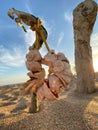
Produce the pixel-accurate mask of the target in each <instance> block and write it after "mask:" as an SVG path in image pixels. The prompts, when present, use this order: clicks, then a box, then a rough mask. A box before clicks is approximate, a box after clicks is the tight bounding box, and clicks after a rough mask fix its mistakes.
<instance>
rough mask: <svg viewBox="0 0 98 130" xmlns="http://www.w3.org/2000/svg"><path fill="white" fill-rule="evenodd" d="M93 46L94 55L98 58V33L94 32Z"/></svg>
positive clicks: (92, 37)
mask: <svg viewBox="0 0 98 130" xmlns="http://www.w3.org/2000/svg"><path fill="white" fill-rule="evenodd" d="M91 46H92V50H93V57H97V58H98V33H95V34H92V36H91Z"/></svg>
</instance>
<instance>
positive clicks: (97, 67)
mask: <svg viewBox="0 0 98 130" xmlns="http://www.w3.org/2000/svg"><path fill="white" fill-rule="evenodd" d="M93 66H94V71H95V72H98V58H96V59H94V60H93Z"/></svg>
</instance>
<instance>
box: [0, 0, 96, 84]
mask: <svg viewBox="0 0 98 130" xmlns="http://www.w3.org/2000/svg"><path fill="white" fill-rule="evenodd" d="M82 1H83V0H75V1H72V0H0V85H5V84H13V83H20V82H25V81H26V80H27V79H28V77H27V72H28V70H27V69H26V66H25V60H26V58H25V55H26V54H27V52H28V47H29V46H30V45H32V44H33V42H34V41H35V33H34V32H33V31H31V30H30V29H29V28H28V27H27V33H25V32H24V31H23V30H22V28H20V27H18V26H17V24H16V23H15V22H14V21H13V20H11V19H10V18H9V17H8V15H7V12H8V10H9V9H11V8H13V7H14V8H15V9H17V10H20V11H24V12H28V13H31V14H33V15H34V16H36V17H39V18H40V19H41V20H42V22H43V26H44V27H45V28H46V30H47V31H48V38H47V43H48V45H49V47H50V48H51V49H52V50H55V52H56V53H58V52H62V53H64V54H65V56H66V57H67V58H68V59H69V61H70V64H71V67H74V34H73V23H72V20H73V15H72V13H73V9H74V8H75V7H76V6H77V5H78V4H79V3H81V2H82ZM96 2H97V3H98V0H96ZM91 46H92V50H93V62H94V69H95V71H98V18H97V20H96V23H95V25H94V30H93V33H92V36H91ZM40 52H41V54H42V55H43V56H44V55H45V54H46V53H47V50H46V48H45V46H44V45H43V46H42V48H41V50H40Z"/></svg>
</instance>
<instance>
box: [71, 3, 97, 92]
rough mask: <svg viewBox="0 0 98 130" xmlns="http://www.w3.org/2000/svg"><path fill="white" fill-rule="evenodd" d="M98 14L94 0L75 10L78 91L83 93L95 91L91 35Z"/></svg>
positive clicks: (80, 5) (82, 4)
mask: <svg viewBox="0 0 98 130" xmlns="http://www.w3.org/2000/svg"><path fill="white" fill-rule="evenodd" d="M96 15H97V4H96V3H95V1H93V0H85V1H84V2H82V3H80V4H79V5H78V6H77V7H76V8H75V9H74V11H73V28H74V43H75V65H76V72H77V91H78V92H81V93H92V92H94V91H95V81H94V69H93V61H92V49H91V46H90V36H91V33H92V31H93V26H94V23H95V21H96Z"/></svg>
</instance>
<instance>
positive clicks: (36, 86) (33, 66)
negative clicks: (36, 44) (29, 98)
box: [23, 50, 72, 102]
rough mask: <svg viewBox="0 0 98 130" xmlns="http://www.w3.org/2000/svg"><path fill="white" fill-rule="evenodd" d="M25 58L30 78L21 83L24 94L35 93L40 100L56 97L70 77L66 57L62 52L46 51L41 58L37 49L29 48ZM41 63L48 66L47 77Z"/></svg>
mask: <svg viewBox="0 0 98 130" xmlns="http://www.w3.org/2000/svg"><path fill="white" fill-rule="evenodd" d="M26 59H27V60H26V67H27V69H28V70H29V72H28V74H27V75H28V76H29V77H30V80H28V81H27V82H26V83H25V84H24V85H23V88H24V95H26V94H29V93H31V92H33V93H36V94H37V99H38V100H39V101H40V102H41V101H43V100H44V99H45V98H47V99H50V100H55V99H57V98H58V94H59V93H60V92H61V91H62V90H63V89H64V88H65V87H67V85H68V84H69V82H70V80H71V77H72V73H71V70H70V64H69V61H68V59H67V58H66V57H65V56H64V54H63V53H58V54H55V52H54V51H50V52H48V53H47V54H46V55H45V56H44V58H42V56H41V54H40V53H39V51H38V50H29V52H28V54H27V55H26ZM42 64H44V65H47V66H48V67H49V70H48V76H47V79H45V70H44V68H42Z"/></svg>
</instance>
